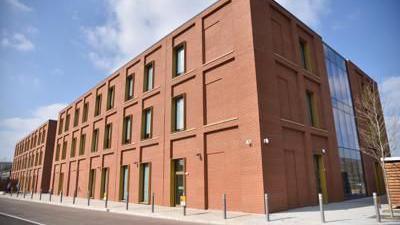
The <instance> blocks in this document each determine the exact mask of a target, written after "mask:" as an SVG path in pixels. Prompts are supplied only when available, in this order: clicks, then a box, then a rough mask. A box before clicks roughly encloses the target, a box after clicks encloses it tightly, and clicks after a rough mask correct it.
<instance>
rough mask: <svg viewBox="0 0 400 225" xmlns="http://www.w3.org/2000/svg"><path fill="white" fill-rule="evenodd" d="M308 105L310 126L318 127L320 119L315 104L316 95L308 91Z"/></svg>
mask: <svg viewBox="0 0 400 225" xmlns="http://www.w3.org/2000/svg"><path fill="white" fill-rule="evenodd" d="M306 104H307V115H308V122H309V124H310V125H311V126H313V127H318V125H319V118H318V112H317V107H316V103H315V96H314V93H313V92H311V91H306Z"/></svg>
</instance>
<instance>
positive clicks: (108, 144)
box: [104, 123, 112, 149]
mask: <svg viewBox="0 0 400 225" xmlns="http://www.w3.org/2000/svg"><path fill="white" fill-rule="evenodd" d="M111 137H112V124H111V123H109V124H107V125H106V128H105V130H104V149H108V148H111Z"/></svg>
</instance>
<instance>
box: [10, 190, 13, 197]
mask: <svg viewBox="0 0 400 225" xmlns="http://www.w3.org/2000/svg"><path fill="white" fill-rule="evenodd" d="M12 191H13V190H12V188H10V197H12Z"/></svg>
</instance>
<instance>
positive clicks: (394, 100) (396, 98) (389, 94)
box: [379, 76, 400, 156]
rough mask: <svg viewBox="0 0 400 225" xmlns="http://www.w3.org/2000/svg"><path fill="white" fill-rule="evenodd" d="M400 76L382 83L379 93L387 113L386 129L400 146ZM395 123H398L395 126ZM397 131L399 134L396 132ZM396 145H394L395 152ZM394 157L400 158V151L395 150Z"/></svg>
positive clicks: (389, 78)
mask: <svg viewBox="0 0 400 225" xmlns="http://www.w3.org/2000/svg"><path fill="white" fill-rule="evenodd" d="M399 87H400V76H392V77H388V78H386V79H385V80H383V81H382V82H381V83H380V87H379V91H380V94H381V98H382V104H383V108H384V113H385V121H386V127H387V129H388V133H389V135H392V136H391V137H390V139H391V140H397V142H398V143H397V148H399V147H400V146H399V145H400V141H399V140H400V133H399V132H400V130H399V129H400V120H399V119H400V88H399ZM394 123H397V125H396V124H394ZM396 130H397V132H396ZM393 146H394V143H392V150H393ZM395 150H396V151H394V152H392V153H393V154H394V155H397V156H400V149H395Z"/></svg>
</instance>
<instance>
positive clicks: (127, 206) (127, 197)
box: [125, 191, 129, 210]
mask: <svg viewBox="0 0 400 225" xmlns="http://www.w3.org/2000/svg"><path fill="white" fill-rule="evenodd" d="M125 208H126V210H128V208H129V191H128V192H127V193H126V205H125Z"/></svg>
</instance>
